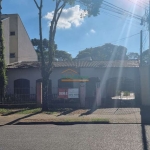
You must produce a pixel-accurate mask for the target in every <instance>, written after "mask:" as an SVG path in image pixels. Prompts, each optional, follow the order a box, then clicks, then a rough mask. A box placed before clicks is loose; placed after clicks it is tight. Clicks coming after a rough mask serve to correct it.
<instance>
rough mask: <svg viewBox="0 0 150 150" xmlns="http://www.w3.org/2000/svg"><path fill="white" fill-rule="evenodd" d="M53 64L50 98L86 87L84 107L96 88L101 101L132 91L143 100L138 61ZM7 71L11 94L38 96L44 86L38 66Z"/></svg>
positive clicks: (19, 65) (16, 66)
mask: <svg viewBox="0 0 150 150" xmlns="http://www.w3.org/2000/svg"><path fill="white" fill-rule="evenodd" d="M53 64H54V69H53V72H52V74H51V75H50V78H49V80H50V87H51V88H50V89H51V90H50V91H49V94H52V95H57V96H58V95H59V89H63V88H65V89H66V88H77V89H80V87H81V84H82V87H83V86H84V87H85V89H84V90H85V91H84V92H85V93H84V94H85V96H84V102H83V103H85V97H87V98H90V99H92V97H94V96H95V94H96V91H97V85H99V86H98V87H99V88H100V89H99V90H100V91H97V92H99V94H98V95H100V99H106V98H110V97H112V96H115V94H116V92H117V90H122V91H130V92H133V93H135V96H136V98H139V97H140V74H139V62H138V61H135V60H134V61H133V60H132V61H111V62H109V61H60V62H59V61H57V62H53ZM7 70H8V72H7V76H8V85H7V88H8V91H7V92H8V93H10V94H19V93H18V92H17V89H18V88H19V89H21V91H24V93H21V94H36V92H37V85H38V83H39V82H41V80H40V79H41V70H40V63H39V62H36V61H35V62H33V61H25V62H17V63H12V64H9V65H8V66H7ZM27 89H28V90H27ZM82 90H83V89H82ZM81 93H83V91H82V92H81ZM81 93H80V94H81ZM83 105H84V104H83Z"/></svg>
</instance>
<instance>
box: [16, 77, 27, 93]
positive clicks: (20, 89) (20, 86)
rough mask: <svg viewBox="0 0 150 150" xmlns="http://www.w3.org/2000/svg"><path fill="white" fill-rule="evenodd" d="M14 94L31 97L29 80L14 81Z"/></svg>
mask: <svg viewBox="0 0 150 150" xmlns="http://www.w3.org/2000/svg"><path fill="white" fill-rule="evenodd" d="M14 94H18V95H29V94H30V81H29V80H27V79H17V80H15V81H14Z"/></svg>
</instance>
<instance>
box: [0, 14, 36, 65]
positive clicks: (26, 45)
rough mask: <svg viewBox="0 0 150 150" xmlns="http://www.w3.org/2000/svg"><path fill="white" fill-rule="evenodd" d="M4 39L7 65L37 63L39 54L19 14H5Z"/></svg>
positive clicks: (3, 16) (3, 17)
mask: <svg viewBox="0 0 150 150" xmlns="http://www.w3.org/2000/svg"><path fill="white" fill-rule="evenodd" d="M2 24H3V37H4V46H5V60H6V64H10V63H14V62H20V61H37V60H38V59H37V54H36V52H35V50H34V47H33V46H32V43H31V41H30V38H29V36H28V33H27V31H26V29H25V27H24V25H23V23H22V21H21V19H20V17H19V15H18V14H3V15H2Z"/></svg>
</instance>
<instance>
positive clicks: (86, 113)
mask: <svg viewBox="0 0 150 150" xmlns="http://www.w3.org/2000/svg"><path fill="white" fill-rule="evenodd" d="M96 110H97V107H95V106H93V107H92V108H91V109H89V110H88V111H87V112H85V113H82V114H80V115H79V117H81V116H84V115H90V114H92V113H93V112H94V111H96Z"/></svg>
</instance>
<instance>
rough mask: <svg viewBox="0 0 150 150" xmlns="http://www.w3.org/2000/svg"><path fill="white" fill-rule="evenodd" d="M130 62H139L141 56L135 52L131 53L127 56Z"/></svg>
mask: <svg viewBox="0 0 150 150" xmlns="http://www.w3.org/2000/svg"><path fill="white" fill-rule="evenodd" d="M127 58H128V60H139V58H140V55H139V54H138V53H135V52H131V53H129V54H128V55H127Z"/></svg>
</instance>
